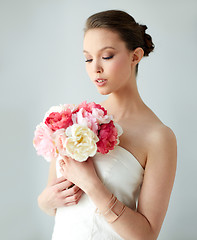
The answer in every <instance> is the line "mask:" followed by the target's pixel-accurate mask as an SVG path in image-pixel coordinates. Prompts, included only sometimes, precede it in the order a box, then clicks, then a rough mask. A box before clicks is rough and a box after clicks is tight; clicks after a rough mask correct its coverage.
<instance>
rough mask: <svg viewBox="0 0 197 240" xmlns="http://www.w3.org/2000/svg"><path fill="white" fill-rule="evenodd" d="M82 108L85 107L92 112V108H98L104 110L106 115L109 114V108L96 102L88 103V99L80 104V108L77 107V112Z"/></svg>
mask: <svg viewBox="0 0 197 240" xmlns="http://www.w3.org/2000/svg"><path fill="white" fill-rule="evenodd" d="M81 108H84V109H85V110H86V111H87V112H89V113H92V110H93V109H94V108H98V109H101V110H102V111H103V113H104V115H107V110H105V108H104V107H102V106H101V105H100V104H96V103H95V102H90V103H87V101H84V102H82V103H80V104H79V105H78V110H77V109H76V110H75V112H77V111H79V110H80V109H81Z"/></svg>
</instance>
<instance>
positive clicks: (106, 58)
mask: <svg viewBox="0 0 197 240" xmlns="http://www.w3.org/2000/svg"><path fill="white" fill-rule="evenodd" d="M111 58H113V55H112V56H109V57H103V59H104V60H108V59H111Z"/></svg>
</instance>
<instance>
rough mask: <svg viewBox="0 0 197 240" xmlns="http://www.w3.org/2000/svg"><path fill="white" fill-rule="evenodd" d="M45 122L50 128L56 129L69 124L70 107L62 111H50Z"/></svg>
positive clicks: (70, 119) (70, 123)
mask: <svg viewBox="0 0 197 240" xmlns="http://www.w3.org/2000/svg"><path fill="white" fill-rule="evenodd" d="M45 124H46V125H47V126H48V127H49V128H50V129H51V130H52V131H56V130H58V129H61V128H64V129H66V128H67V127H69V126H71V125H72V124H73V121H72V112H71V110H70V109H66V111H62V112H60V113H59V112H52V113H50V115H49V116H48V117H47V118H46V120H45Z"/></svg>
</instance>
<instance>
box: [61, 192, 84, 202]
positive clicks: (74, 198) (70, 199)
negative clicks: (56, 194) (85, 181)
mask: <svg viewBox="0 0 197 240" xmlns="http://www.w3.org/2000/svg"><path fill="white" fill-rule="evenodd" d="M82 194H83V191H82V190H81V189H79V190H78V192H77V193H76V194H74V195H72V196H68V197H66V198H65V201H64V205H65V206H70V205H74V204H77V203H78V202H79V200H80V198H81V196H82Z"/></svg>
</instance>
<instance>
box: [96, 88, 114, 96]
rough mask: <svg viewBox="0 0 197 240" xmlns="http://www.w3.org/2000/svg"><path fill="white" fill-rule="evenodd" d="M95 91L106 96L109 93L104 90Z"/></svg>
mask: <svg viewBox="0 0 197 240" xmlns="http://www.w3.org/2000/svg"><path fill="white" fill-rule="evenodd" d="M97 90H98V93H100V94H101V95H108V94H110V93H111V92H110V91H107V90H104V89H97Z"/></svg>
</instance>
